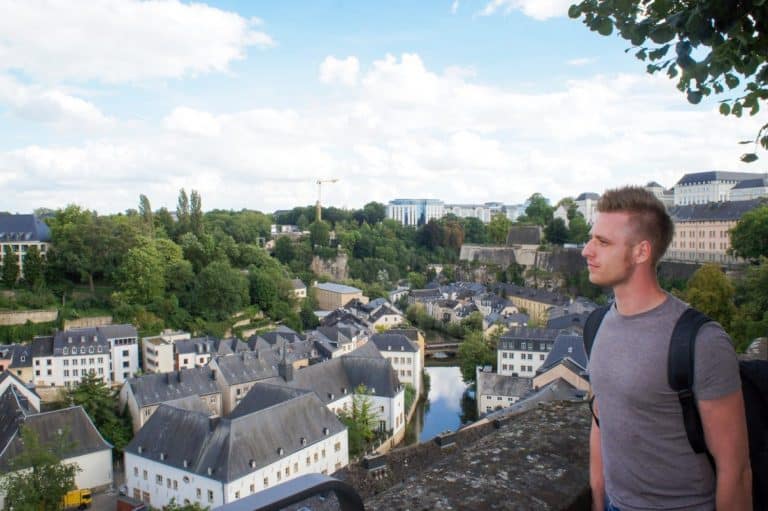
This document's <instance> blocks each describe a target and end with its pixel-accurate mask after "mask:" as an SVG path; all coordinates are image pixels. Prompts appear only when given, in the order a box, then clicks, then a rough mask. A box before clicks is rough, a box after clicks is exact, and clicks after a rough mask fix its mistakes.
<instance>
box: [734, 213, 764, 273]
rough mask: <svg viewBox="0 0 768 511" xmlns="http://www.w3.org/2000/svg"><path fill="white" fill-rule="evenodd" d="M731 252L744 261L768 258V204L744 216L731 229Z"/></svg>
mask: <svg viewBox="0 0 768 511" xmlns="http://www.w3.org/2000/svg"><path fill="white" fill-rule="evenodd" d="M731 251H732V252H733V253H734V254H735V255H737V256H739V257H743V258H744V259H751V260H757V259H759V258H760V257H768V204H764V205H761V206H760V207H757V208H755V209H753V210H752V211H748V212H746V213H744V214H743V215H742V217H741V218H740V219H739V221H738V222H736V225H735V226H734V227H733V229H731Z"/></svg>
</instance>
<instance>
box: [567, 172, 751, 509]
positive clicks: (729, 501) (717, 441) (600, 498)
mask: <svg viewBox="0 0 768 511" xmlns="http://www.w3.org/2000/svg"><path fill="white" fill-rule="evenodd" d="M597 209H598V216H597V220H596V222H595V224H594V225H593V226H592V235H591V239H590V241H589V242H588V243H587V245H586V246H585V247H584V250H583V251H582V255H583V256H584V257H585V258H586V260H587V266H588V269H589V280H590V281H591V282H592V283H594V284H596V285H599V286H603V287H611V288H613V293H614V296H615V301H614V306H613V307H611V309H610V310H609V311H608V313H607V314H606V315H605V318H604V319H603V322H602V323H601V325H600V328H599V330H598V332H597V335H596V337H595V341H594V345H593V348H592V355H591V358H590V361H589V373H590V379H591V383H592V390H593V393H594V396H595V409H594V412H595V414H596V415H597V417H598V418H599V422H600V425H599V426H598V425H597V423H596V422H595V421H594V420H593V422H592V431H591V434H590V442H589V445H590V485H591V487H592V495H593V509H594V510H595V511H598V510H601V511H602V510H603V509H607V510H615V509H619V510H621V511H634V510H647V509H678V510H683V509H685V510H695V511H698V510H701V511H704V510H707V511H711V510H712V509H715V508H717V509H718V510H720V511H733V510H744V511H746V510H751V509H752V507H751V488H752V487H751V472H750V468H749V453H748V447H747V429H746V422H745V418H744V403H743V398H742V393H741V384H740V379H739V370H738V363H737V360H736V355H735V353H734V350H733V347H732V345H731V342H730V339H729V338H728V335H727V334H726V333H725V332H724V331H723V329H722V328H721V327H720V326H719V325H717V324H716V323H707V324H706V325H704V326H703V327H702V328H701V329H700V330H699V334H698V337H697V340H696V350H695V359H694V386H693V389H694V393H695V395H696V398H697V404H698V408H699V413H700V415H701V421H702V425H703V428H704V436H705V439H706V442H707V447H708V449H709V451H710V452H711V454H712V456H713V458H714V461H715V465H716V467H717V469H716V473H715V472H714V471H713V469H712V466H711V464H710V463H709V460H708V459H707V457H706V455H704V454H696V453H694V452H693V450H692V449H691V447H690V444H689V443H688V438H687V436H686V433H685V428H684V426H683V419H682V411H681V408H680V402H679V400H678V397H677V394H676V393H675V392H674V391H673V390H672V389H671V388H670V387H669V384H668V383H667V357H668V349H669V342H670V338H671V335H672V330H673V328H674V325H675V322H676V321H677V319H678V318H679V317H680V315H681V314H682V313H683V311H684V310H685V309H686V307H687V305H686V304H684V303H683V302H682V301H680V300H678V299H677V298H675V297H673V296H672V295H670V294H668V293H666V292H665V291H664V290H662V289H661V287H660V286H659V283H658V281H657V279H656V265H657V264H658V262H659V260H660V259H661V257H662V256H663V255H664V252H665V251H666V249H667V247H668V246H669V243H670V242H671V240H672V234H673V230H674V227H673V224H672V220H671V219H670V217H669V215H668V214H667V212H666V210H665V208H664V206H663V204H662V203H661V202H660V201H659V200H658V199H656V197H655V196H654V195H653V194H651V193H650V192H648V191H646V190H644V189H643V188H638V187H625V188H620V189H616V190H609V191H607V192H606V193H605V194H604V195H603V196H602V198H601V199H600V201H599V202H598V206H597Z"/></svg>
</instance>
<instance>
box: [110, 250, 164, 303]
mask: <svg viewBox="0 0 768 511" xmlns="http://www.w3.org/2000/svg"><path fill="white" fill-rule="evenodd" d="M166 266H167V265H166V262H165V261H164V260H163V258H162V257H161V256H160V253H159V252H158V250H157V247H156V246H155V244H154V243H152V242H151V241H150V240H147V242H145V243H144V244H143V245H141V246H139V247H135V248H132V249H130V250H129V251H128V254H126V256H125V259H124V260H123V264H122V265H121V266H120V268H119V270H118V282H119V286H120V288H121V289H122V291H123V292H124V293H125V295H126V298H127V299H128V300H129V301H130V302H131V303H137V304H143V305H147V304H150V303H152V302H154V301H155V300H158V299H160V298H161V297H162V295H163V291H165V277H166V271H165V269H166Z"/></svg>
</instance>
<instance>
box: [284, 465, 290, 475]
mask: <svg viewBox="0 0 768 511" xmlns="http://www.w3.org/2000/svg"><path fill="white" fill-rule="evenodd" d="M289 475H291V467H285V477H288V476H289Z"/></svg>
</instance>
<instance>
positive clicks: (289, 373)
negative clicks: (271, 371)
mask: <svg viewBox="0 0 768 511" xmlns="http://www.w3.org/2000/svg"><path fill="white" fill-rule="evenodd" d="M277 374H278V375H279V376H280V377H281V378H282V379H284V380H285V381H286V382H289V381H293V364H291V363H290V362H288V360H287V359H286V357H285V352H283V359H282V360H281V361H280V362H279V363H278V364H277Z"/></svg>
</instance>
